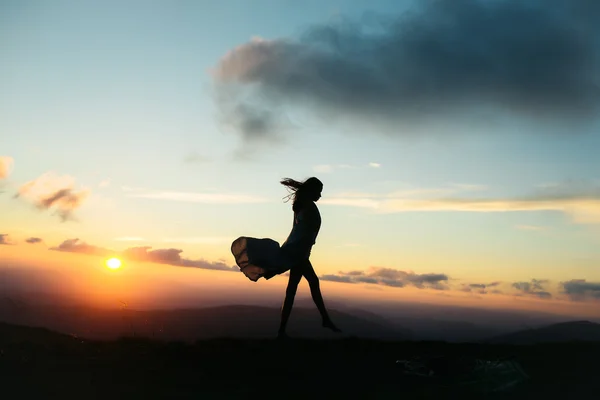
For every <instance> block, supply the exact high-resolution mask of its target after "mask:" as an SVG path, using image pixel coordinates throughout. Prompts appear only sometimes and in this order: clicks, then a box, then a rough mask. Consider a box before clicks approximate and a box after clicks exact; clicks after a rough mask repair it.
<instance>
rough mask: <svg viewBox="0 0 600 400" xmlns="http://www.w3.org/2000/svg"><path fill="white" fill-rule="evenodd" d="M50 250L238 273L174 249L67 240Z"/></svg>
mask: <svg viewBox="0 0 600 400" xmlns="http://www.w3.org/2000/svg"><path fill="white" fill-rule="evenodd" d="M50 250H54V251H62V252H66V253H79V254H87V255H93V256H101V257H115V256H117V257H122V258H123V259H125V260H129V261H141V262H152V263H157V264H166V265H172V266H176V267H189V268H201V269H211V270H218V271H239V268H238V267H236V266H230V265H227V264H225V263H224V262H223V261H216V262H211V261H207V260H204V259H196V260H192V259H188V258H183V257H181V253H183V250H181V249H175V248H166V249H152V247H151V246H139V247H130V248H128V249H125V250H123V251H121V252H119V251H114V250H110V249H106V248H103V247H98V246H94V245H91V244H88V243H86V242H84V241H82V240H80V239H78V238H76V239H67V240H65V241H64V242H62V243H61V244H60V245H58V246H56V247H51V248H50Z"/></svg>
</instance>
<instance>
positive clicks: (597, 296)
mask: <svg viewBox="0 0 600 400" xmlns="http://www.w3.org/2000/svg"><path fill="white" fill-rule="evenodd" d="M560 286H562V288H563V293H565V294H566V295H568V296H569V298H570V299H571V300H574V301H584V300H588V299H591V300H600V282H588V281H586V280H585V279H572V280H570V281H567V282H561V283H560Z"/></svg>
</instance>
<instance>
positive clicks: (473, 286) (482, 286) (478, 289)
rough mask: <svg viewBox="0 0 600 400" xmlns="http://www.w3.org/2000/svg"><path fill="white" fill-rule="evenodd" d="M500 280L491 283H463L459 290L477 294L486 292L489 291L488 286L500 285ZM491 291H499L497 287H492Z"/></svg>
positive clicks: (497, 292)
mask: <svg viewBox="0 0 600 400" xmlns="http://www.w3.org/2000/svg"><path fill="white" fill-rule="evenodd" d="M500 283H501V282H491V283H464V284H463V285H462V289H461V291H463V292H468V293H472V292H474V293H478V294H487V293H488V292H489V291H490V288H496V287H498V285H500ZM492 292H493V293H496V294H499V293H501V292H500V291H499V290H498V289H493V290H492Z"/></svg>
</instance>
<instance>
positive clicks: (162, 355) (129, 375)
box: [0, 323, 600, 400]
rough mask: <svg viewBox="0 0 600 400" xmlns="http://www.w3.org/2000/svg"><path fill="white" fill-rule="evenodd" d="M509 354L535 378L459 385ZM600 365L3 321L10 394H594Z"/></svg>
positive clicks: (586, 357)
mask: <svg viewBox="0 0 600 400" xmlns="http://www.w3.org/2000/svg"><path fill="white" fill-rule="evenodd" d="M415 356H420V357H426V356H437V357H439V356H444V358H442V360H446V361H447V362H450V363H451V364H450V365H449V366H448V365H446V366H447V368H446V369H444V368H442V367H438V368H437V369H436V371H437V372H438V376H439V377H436V376H433V377H419V376H411V375H405V374H403V372H402V368H401V367H400V366H399V364H398V363H397V362H396V361H397V360H402V359H411V358H412V357H415ZM499 357H501V358H512V359H513V360H515V361H517V362H518V364H520V366H521V367H522V368H523V370H524V371H525V372H526V373H527V375H528V379H527V380H525V381H524V382H522V383H520V384H518V385H517V386H513V387H512V388H510V389H506V390H505V391H503V392H494V393H489V392H488V393H483V392H482V391H481V390H482V389H481V387H482V386H481V385H479V389H477V390H479V391H478V392H476V391H474V390H475V389H474V388H473V387H472V386H471V387H470V388H469V387H467V386H463V387H460V386H458V382H459V378H458V377H457V376H458V375H457V371H458V370H460V367H459V366H458V365H459V364H460V363H459V360H474V359H480V360H486V359H487V360H494V359H498V358H499ZM599 360H600V344H577V343H570V344H552V345H539V346H517V347H513V346H492V345H485V346H483V345H474V344H473V345H471V344H445V343H432V342H429V343H427V342H378V341H371V340H361V339H343V340H303V339H295V340H290V341H286V342H279V341H276V340H237V339H236V340H228V339H218V340H206V341H201V342H197V343H195V344H184V343H164V342H156V341H151V340H145V339H135V338H129V339H122V340H118V341H112V342H94V341H87V340H82V339H78V338H74V337H70V336H66V335H60V334H56V333H53V332H50V331H46V330H43V329H35V328H26V327H18V326H13V325H6V324H2V323H0V398H3V399H4V398H6V399H12V398H61V399H70V398H78V399H106V398H111V399H121V398H123V399H125V398H127V399H138V398H139V399H154V398H172V399H179V398H186V399H187V398H190V399H191V398H195V399H212V398H214V399H229V398H232V399H234V398H250V396H254V395H257V396H261V397H262V398H279V399H297V398H304V399H308V398H328V399H329V398H346V399H348V398H365V399H417V398H435V399H444V398H448V399H450V398H453V399H456V398H461V399H464V398H482V399H503V398H510V399H528V400H530V399H532V398H540V399H555V398H556V399H578V398H590V395H592V397H591V398H594V397H595V395H597V393H600V379H598V372H600V363H599V362H598V361H599ZM453 373H454V375H456V376H453ZM461 379H462V378H461ZM475 386H477V385H475ZM256 398H258V397H256Z"/></svg>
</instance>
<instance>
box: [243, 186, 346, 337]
mask: <svg viewBox="0 0 600 400" xmlns="http://www.w3.org/2000/svg"><path fill="white" fill-rule="evenodd" d="M281 184H282V185H284V186H286V187H287V188H288V189H289V190H290V191H291V193H290V195H289V196H288V199H289V198H291V199H292V200H293V203H292V210H293V211H294V223H293V226H292V231H291V232H290V234H289V236H288V238H287V240H286V241H285V242H284V243H283V245H282V246H281V248H280V247H279V243H277V242H276V241H274V240H272V239H256V238H250V237H244V236H243V237H240V238H238V239H236V240H235V241H234V242H233V243H232V245H231V251H232V253H233V255H234V256H235V259H236V263H237V264H238V266H239V267H240V269H241V271H242V272H244V274H245V275H246V276H247V277H248V278H249V279H250V280H252V281H254V282H256V281H257V280H258V279H260V278H261V277H264V278H265V279H270V278H271V277H273V276H275V275H278V274H281V273H283V272H286V271H288V270H289V272H290V276H289V280H288V285H287V289H286V291H285V300H284V302H283V307H282V309H281V324H280V326H279V332H278V336H279V337H280V338H286V337H287V335H286V326H287V322H288V319H289V317H290V313H291V311H292V306H293V305H294V298H295V296H296V291H297V290H298V284H299V283H300V280H301V279H302V277H304V278H306V280H307V281H308V285H309V287H310V293H311V295H312V298H313V301H314V302H315V304H316V306H317V308H318V309H319V312H320V313H321V318H322V320H323V327H325V328H329V329H331V330H333V331H334V332H341V331H340V329H338V328H337V327H336V326H335V324H334V323H333V322H332V321H331V318H330V317H329V314H328V312H327V309H326V308H325V304H324V302H323V296H322V294H321V288H320V283H319V278H318V277H317V274H316V273H315V270H314V269H313V266H312V264H311V262H310V259H309V258H310V252H311V249H312V246H313V245H314V244H315V242H316V238H317V235H318V234H319V230H320V228H321V215H320V213H319V209H318V208H317V205H316V204H315V203H316V202H317V201H318V200H319V198H321V192H322V191H323V183H322V182H321V181H320V180H319V179H317V178H314V177H312V178H309V179H307V180H306V181H304V182H298V181H296V180H294V179H289V178H286V179H284V180H282V181H281Z"/></svg>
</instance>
